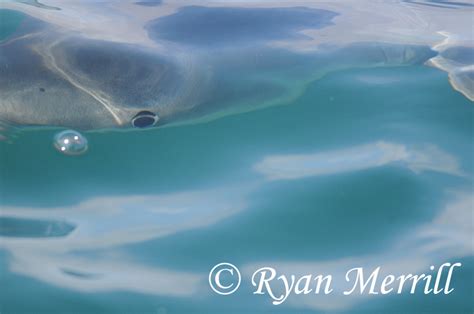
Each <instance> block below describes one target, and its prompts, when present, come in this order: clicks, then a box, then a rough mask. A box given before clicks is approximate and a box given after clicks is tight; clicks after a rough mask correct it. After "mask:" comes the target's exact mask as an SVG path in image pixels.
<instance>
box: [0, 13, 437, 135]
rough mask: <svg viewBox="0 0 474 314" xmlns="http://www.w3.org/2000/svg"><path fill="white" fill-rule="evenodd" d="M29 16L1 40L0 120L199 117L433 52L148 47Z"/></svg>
mask: <svg viewBox="0 0 474 314" xmlns="http://www.w3.org/2000/svg"><path fill="white" fill-rule="evenodd" d="M31 19H32V20H33V21H32V22H30V24H29V25H30V27H23V29H22V30H21V31H19V32H17V33H16V34H14V36H11V37H9V38H8V39H7V40H4V41H3V42H0V121H2V122H3V123H5V124H7V125H15V126H57V127H67V128H75V129H79V130H92V129H107V128H128V127H150V126H162V125H167V124H174V123H183V122H186V121H203V120H204V121H206V120H209V119H214V118H216V117H220V116H223V115H228V114H232V113H236V112H242V111H249V110H255V109H258V108H263V107H266V106H270V105H275V104H287V103H291V100H292V99H295V98H296V97H298V95H300V94H301V91H302V90H304V88H305V86H307V85H308V84H309V83H310V82H313V81H314V80H317V79H318V78H321V77H322V76H324V75H325V74H327V73H329V72H332V71H337V70H341V69H344V68H350V67H381V66H403V65H411V64H423V63H424V62H426V61H427V60H428V59H430V58H431V57H433V56H434V55H435V53H434V52H433V51H432V50H431V49H430V48H429V47H427V46H413V45H396V44H385V43H384V44H381V43H357V44H350V45H345V46H337V47H329V46H327V47H322V48H321V49H318V50H317V51H313V52H296V51H290V50H288V49H284V48H281V47H274V46H271V45H267V42H265V41H261V42H254V43H253V45H245V46H242V47H240V46H239V47H238V45H234V46H233V45H232V43H227V44H226V45H225V46H218V45H217V47H216V46H213V47H212V48H209V49H204V48H203V47H204V46H203V47H199V49H197V48H196V47H189V46H186V45H183V44H182V43H179V42H173V41H172V38H171V39H169V38H167V39H166V41H164V42H165V43H166V45H165V46H166V48H165V49H158V48H156V49H154V48H153V47H146V46H141V45H132V44H126V43H118V42H111V41H105V40H97V39H90V38H87V37H85V36H81V35H78V34H75V33H71V32H61V31H56V30H54V28H52V26H51V25H49V24H48V23H46V22H43V21H38V20H35V19H33V18H31ZM33 24H34V27H31V25H33ZM157 36H158V35H156V34H155V35H154V37H155V40H159V38H158V39H157V38H156V37H157ZM212 40H215V38H212ZM206 44H207V42H206Z"/></svg>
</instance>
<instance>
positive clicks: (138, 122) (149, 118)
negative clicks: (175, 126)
mask: <svg viewBox="0 0 474 314" xmlns="http://www.w3.org/2000/svg"><path fill="white" fill-rule="evenodd" d="M158 120H159V118H158V116H157V115H156V114H154V113H153V112H150V111H140V112H139V113H137V114H136V115H135V117H133V118H132V125H133V126H134V127H136V128H148V127H150V126H154V125H155V124H156V122H158Z"/></svg>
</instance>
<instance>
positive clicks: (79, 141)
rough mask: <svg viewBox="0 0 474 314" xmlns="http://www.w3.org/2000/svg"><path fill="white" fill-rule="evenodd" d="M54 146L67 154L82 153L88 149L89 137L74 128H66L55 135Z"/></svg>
mask: <svg viewBox="0 0 474 314" xmlns="http://www.w3.org/2000/svg"><path fill="white" fill-rule="evenodd" d="M54 147H55V148H56V149H57V150H58V151H59V152H61V153H63V154H65V155H82V154H84V153H85V152H86V151H87V148H88V145H87V138H85V136H84V135H82V134H81V133H79V132H77V131H74V130H66V131H62V132H59V133H57V134H56V135H55V136H54Z"/></svg>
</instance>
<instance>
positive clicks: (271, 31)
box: [146, 6, 338, 47]
mask: <svg viewBox="0 0 474 314" xmlns="http://www.w3.org/2000/svg"><path fill="white" fill-rule="evenodd" d="M336 15H338V14H337V13H336V12H332V11H328V10H321V9H312V8H305V7H290V8H236V7H232V8H210V7H200V6H187V7H184V8H181V9H180V10H179V11H178V12H177V13H175V14H172V15H168V16H164V17H161V18H158V19H155V20H153V21H151V22H149V23H148V24H147V26H146V28H147V30H148V33H149V35H150V37H151V38H152V39H154V40H157V41H159V40H168V41H174V42H178V43H180V44H183V45H192V46H201V45H202V46H206V47H208V46H209V45H211V46H219V45H224V44H235V43H239V44H241V45H242V44H245V43H248V44H251V45H254V44H256V43H261V42H265V41H270V40H280V39H292V38H306V36H305V35H303V34H301V33H299V31H302V30H304V29H317V28H322V27H325V26H328V25H331V24H332V19H333V18H334V17H335V16H336Z"/></svg>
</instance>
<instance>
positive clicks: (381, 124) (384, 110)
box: [0, 66, 474, 313]
mask: <svg viewBox="0 0 474 314" xmlns="http://www.w3.org/2000/svg"><path fill="white" fill-rule="evenodd" d="M360 78H372V79H377V78H378V79H382V78H384V79H387V80H390V83H389V84H378V85H377V86H376V88H374V86H373V85H372V84H369V83H366V80H365V81H364V80H362V81H361V80H360ZM473 114H474V109H473V107H472V104H471V103H470V102H469V101H468V100H466V99H465V98H464V97H463V96H462V95H460V94H459V93H457V92H455V91H453V89H452V88H451V87H450V86H449V83H448V80H447V77H446V74H445V73H443V72H441V71H439V70H436V69H432V68H428V67H425V66H412V67H393V68H381V69H356V70H346V71H340V72H337V73H333V74H330V75H328V76H326V77H324V78H323V79H321V80H318V81H315V82H314V83H312V84H311V85H310V86H308V88H307V89H306V90H305V92H304V93H303V94H302V95H301V96H300V97H298V98H297V99H295V100H294V101H293V102H291V103H288V104H286V105H282V106H277V107H271V108H267V109H263V110H260V111H254V112H248V113H243V114H239V115H234V116H229V117H225V118H222V119H219V120H214V121H212V122H208V123H202V124H193V125H185V126H178V127H169V128H161V129H160V128H157V129H153V130H146V131H130V132H123V131H115V132H114V131H109V132H86V133H84V134H85V135H86V136H87V138H88V140H89V143H90V149H89V151H88V152H87V154H85V155H83V156H79V157H73V158H71V157H70V156H65V155H61V154H60V153H58V152H57V151H56V150H55V149H54V148H53V146H52V137H53V136H54V134H55V132H56V131H55V130H46V129H40V130H27V129H25V130H21V131H18V134H16V139H15V140H13V141H12V142H11V143H5V142H3V143H1V146H0V148H1V150H0V156H1V174H2V181H1V182H2V186H1V191H2V206H3V207H4V208H6V211H7V214H6V216H8V213H14V212H15V211H17V210H19V211H21V210H23V211H25V213H26V214H25V215H26V216H28V215H30V216H33V217H34V216H35V214H34V213H35V211H38V210H41V211H42V212H43V214H41V215H40V217H43V216H44V217H43V219H46V217H47V218H49V219H51V220H54V219H56V220H59V221H68V216H67V215H64V214H61V211H68V210H73V211H76V213H75V214H73V215H72V217H70V218H71V220H72V221H71V223H72V224H76V225H75V228H76V231H77V230H81V228H84V230H83V232H82V233H80V232H79V233H78V234H77V237H73V238H71V239H70V240H68V238H67V237H65V238H64V239H63V240H61V241H60V242H58V243H57V244H53V247H52V248H51V247H49V249H48V245H47V244H46V243H47V242H46V241H48V240H47V239H48V237H51V236H52V232H51V230H50V231H49V233H48V231H45V230H44V228H43V229H41V228H38V230H39V231H38V234H36V235H35V236H32V237H30V238H29V239H32V240H31V244H30V243H29V241H27V242H26V243H25V244H24V245H25V246H26V249H25V248H24V249H23V250H25V251H23V250H21V249H20V248H21V245H20V244H18V252H16V251H17V249H16V248H15V245H14V244H13V243H14V242H12V244H8V247H9V249H8V250H6V251H4V253H3V254H2V265H3V270H2V281H3V282H5V283H7V284H8V286H9V289H7V290H4V292H3V293H2V294H1V295H0V297H1V304H2V312H21V311H27V312H29V311H33V312H34V311H37V310H38V309H41V310H42V311H46V312H65V311H67V312H68V311H74V312H88V313H89V312H90V313H94V312H97V313H99V312H143V313H155V312H158V313H185V312H193V313H195V312H196V313H221V312H222V311H225V312H229V310H231V311H232V310H233V311H236V312H237V313H240V312H246V311H248V310H249V309H252V311H255V312H259V311H262V312H265V311H271V312H282V313H289V312H295V313H301V312H302V310H301V309H292V306H290V305H289V304H288V305H282V306H280V307H278V308H275V307H274V306H272V305H270V304H269V302H266V301H268V300H264V299H263V298H256V297H252V294H251V291H252V290H251V289H252V287H251V286H250V284H249V282H246V285H245V286H244V287H243V288H244V289H241V290H240V291H239V292H238V293H237V294H236V295H234V296H232V297H230V298H228V299H226V298H222V297H219V296H217V295H213V294H212V293H211V292H210V290H209V288H208V286H207V283H206V282H205V280H204V281H202V282H201V283H199V284H198V285H197V289H198V290H197V291H196V292H195V293H194V294H192V295H190V296H186V297H184V298H183V297H176V296H175V297H173V296H171V297H170V296H166V294H165V296H163V295H159V293H158V295H153V293H151V295H150V293H146V292H145V293H143V292H140V286H142V285H148V284H149V283H148V281H149V280H148V279H147V278H146V277H144V278H141V277H140V276H137V277H132V278H131V279H130V280H131V281H130V282H129V287H128V288H123V290H124V291H120V290H122V289H117V290H118V291H114V290H115V289H113V288H110V289H106V288H105V289H104V290H103V291H102V290H100V289H99V290H96V289H97V288H96V283H94V280H98V281H99V282H100V281H101V280H103V281H107V276H110V274H105V275H103V274H102V275H101V271H104V270H103V269H102V267H104V264H105V265H106V264H107V263H110V264H111V265H113V264H115V263H118V262H123V261H127V262H126V263H124V266H120V267H125V268H120V267H119V266H117V267H119V271H120V273H119V274H116V276H123V277H124V278H126V277H127V268H126V267H130V269H134V268H135V267H151V268H155V267H156V268H160V269H161V268H163V269H166V270H169V271H178V272H184V273H186V272H189V273H193V274H203V275H204V276H205V274H206V272H207V271H208V270H209V268H210V266H212V265H214V264H216V263H217V262H219V261H222V260H229V261H232V262H233V263H235V264H236V265H241V266H243V265H246V264H250V263H254V262H259V261H272V262H273V263H276V262H299V261H305V262H315V263H316V262H319V261H326V262H330V261H333V260H338V259H340V258H344V257H350V256H353V257H357V256H365V255H370V254H381V256H385V255H386V256H387V258H388V259H390V258H391V257H390V256H392V255H393V254H395V256H396V257H392V258H402V257H403V258H409V259H413V260H414V261H415V260H416V259H417V258H421V257H419V256H418V255H419V254H415V253H412V254H411V255H410V254H408V256H403V254H404V253H403V250H402V251H401V252H398V253H397V252H396V249H395V252H394V251H393V250H392V249H391V247H394V246H395V247H396V244H397V242H399V241H402V240H401V239H402V238H403V235H410V234H413V233H416V230H417V229H418V228H421V226H424V225H429V224H430V223H432V222H433V221H434V220H436V217H437V216H439V215H440V213H442V211H443V208H444V207H445V206H446V204H448V203H449V202H450V201H451V200H452V199H455V198H456V196H455V194H453V193H454V192H456V193H458V192H457V191H461V192H459V193H462V192H463V191H464V192H465V191H469V189H470V188H471V187H472V181H471V178H472V170H473V163H472V160H474V159H473V157H474V156H473V150H472V143H471V137H472V132H473V124H472V118H473ZM378 141H385V142H387V143H397V144H399V145H404V146H407V147H413V149H414V150H416V149H418V148H417V147H421V148H420V149H421V151H423V149H424V148H426V147H427V146H430V145H431V146H436V147H437V149H439V150H442V151H444V152H445V153H446V154H449V155H450V156H452V158H454V159H455V160H456V162H457V163H458V168H459V170H460V171H462V173H463V175H457V174H452V173H446V172H450V171H444V170H442V169H443V168H445V166H444V165H443V164H442V163H443V162H444V160H443V159H442V158H441V159H437V158H436V157H434V159H433V161H429V157H427V159H425V160H424V162H425V163H427V164H429V163H431V166H430V167H431V168H432V169H428V168H429V167H428V166H427V167H426V169H424V170H420V171H418V172H417V171H413V170H411V169H409V167H408V166H407V164H404V162H403V161H394V162H390V163H387V164H386V165H382V166H376V165H371V166H367V167H366V169H359V170H353V171H351V170H347V171H344V172H341V173H335V174H326V175H314V176H308V177H304V178H298V179H292V180H274V181H268V180H266V179H265V178H264V176H263V175H262V174H261V173H259V172H258V171H257V170H256V169H255V164H257V163H258V162H260V161H261V160H262V159H264V158H265V157H266V156H271V155H282V154H283V155H286V154H313V153H315V152H325V151H334V150H336V151H337V150H339V149H344V148H347V147H358V146H360V145H366V144H370V143H375V142H378ZM367 149H370V145H369V146H368V148H367ZM434 155H436V153H434V154H433V155H431V156H432V157H433V156H434ZM351 158H352V157H351V156H350V155H347V156H345V161H340V162H341V163H342V162H349V163H350V162H351ZM352 162H353V164H357V160H355V161H354V160H352ZM176 193H178V194H177V195H178V196H177V197H176V198H175V197H174V196H173V195H176ZM179 193H183V194H182V195H180V194H179ZM186 193H191V194H186ZM192 193H195V194H192ZM134 195H141V196H143V197H144V198H145V199H146V198H147V197H150V200H149V201H145V203H142V202H141V201H140V202H139V201H136V202H135V201H133V200H132V201H131V202H129V201H126V198H127V197H132V196H134ZM156 196H158V197H165V198H166V197H169V199H166V200H160V199H153V197H156ZM100 197H107V199H104V200H102V202H101V201H96V202H95V203H94V202H92V203H91V205H89V206H90V209H88V206H83V208H82V209H81V205H80V204H84V203H85V202H87V201H88V200H91V199H94V198H100ZM114 199H117V200H118V203H117V204H116V206H118V207H119V208H121V209H122V210H123V211H120V210H117V212H114V210H113V209H112V208H109V205H108V204H115V203H114ZM121 200H122V201H121ZM147 202H153V204H146V203H147ZM183 202H184V203H185V204H188V202H190V203H191V204H190V205H187V206H189V209H186V210H184V212H183V213H179V212H178V213H177V214H175V215H171V216H173V217H169V215H168V214H167V213H166V210H165V211H164V212H160V211H159V209H160V206H161V204H164V205H163V206H164V207H165V208H173V206H175V205H176V206H178V207H180V206H183V205H181V203H183ZM144 204H145V205H144ZM111 206H112V207H113V206H115V205H111ZM233 206H235V208H234V209H231V210H230V211H228V207H233ZM142 207H145V209H147V210H148V209H151V208H155V207H156V211H149V212H148V211H147V210H144V208H142ZM81 210H84V211H86V212H87V213H89V214H87V215H86V216H85V217H82V218H81V217H80V216H81V214H80V213H77V211H79V212H80V211H81ZM110 210H111V212H108V211H110ZM103 211H105V212H103ZM221 215H223V217H222V218H219V216H221ZM459 215H462V213H459ZM140 216H142V217H140ZM202 219H204V221H201V220H202ZM207 220H209V221H210V222H209V224H208V222H207ZM26 223H28V222H26ZM5 224H7V223H6V222H3V225H2V228H5ZM51 224H52V222H51ZM82 224H84V226H82ZM153 227H158V229H157V230H153V229H154V228H153ZM137 228H144V229H146V230H149V231H150V232H151V235H150V236H143V238H142V239H140V237H139V238H138V239H133V238H134V235H133V233H134V232H138V231H137ZM161 228H163V229H166V230H167V231H166V234H164V235H161V232H162V230H160V229H161ZM63 229H64V228H63ZM63 229H61V230H63ZM41 230H43V231H41ZM53 230H54V228H53ZM10 236H13V237H14V235H10ZM81 236H82V237H84V239H83V240H84V241H81V239H80V237H81ZM35 237H36V238H35ZM129 237H130V239H128V238H129ZM10 239H11V238H10ZM88 239H93V240H94V241H97V243H96V244H94V243H95V242H94V241H92V242H90V241H87V240H88ZM35 241H36V242H37V243H41V242H42V241H44V243H45V244H46V247H45V249H44V251H43V249H37V248H36V249H35V248H34V247H35V245H34V243H36V242H35ZM30 245H32V247H31V248H30ZM418 246H419V245H418ZM452 246H453V248H450V249H449V250H442V251H439V252H437V251H435V252H434V253H430V256H431V258H432V261H433V262H434V263H439V262H442V261H445V260H448V261H449V260H451V259H452V258H453V256H456V254H457V253H456V252H454V253H453V252H452V250H453V249H454V250H455V248H456V244H452ZM40 247H41V246H40ZM414 247H415V248H414V250H415V251H416V248H417V244H414ZM10 250H11V251H10ZM410 250H411V249H410ZM30 251H31V252H30ZM29 254H31V255H29ZM36 254H37V255H38V257H36ZM16 255H18V257H16ZM40 257H41V258H45V260H46V261H48V263H49V264H48V265H50V266H48V268H49V267H52V268H54V269H56V268H58V269H62V268H77V269H75V271H76V272H78V273H85V274H89V273H90V274H91V275H90V276H91V278H86V279H84V278H82V277H80V276H78V275H71V274H70V272H69V273H63V274H61V275H58V276H57V277H56V276H53V278H51V279H48V278H43V277H42V275H41V272H42V270H41V268H42V266H41V265H39V264H38V265H36V263H35V258H40ZM25 259H26V260H29V263H31V264H30V266H28V267H34V268H33V269H30V270H23V271H20V272H19V273H18V272H17V271H15V264H16V263H19V266H18V267H19V269H21V268H22V266H21V263H23V262H25V261H24V260H25ZM69 259H72V260H74V259H77V260H80V261H82V262H80V263H79V264H78V265H75V264H74V262H72V264H71V265H69V264H70V261H69ZM422 259H423V258H422ZM457 260H461V261H464V267H463V268H462V270H461V271H460V272H459V273H457V274H456V277H455V278H454V285H455V287H456V288H457V290H456V293H455V294H452V295H449V296H425V295H416V296H410V295H402V296H383V297H379V298H377V299H376V300H375V301H374V302H367V301H362V302H361V303H357V305H356V306H355V307H349V308H347V309H345V310H343V312H345V311H347V312H348V313H353V312H354V311H355V310H356V309H360V310H361V311H362V312H366V311H368V310H371V311H374V312H380V311H383V312H390V311H391V312H397V311H409V310H410V311H412V312H413V313H415V312H416V311H414V310H413V309H414V307H416V308H419V309H423V310H424V311H429V312H440V313H441V312H447V311H448V312H450V313H455V312H456V313H458V312H459V313H460V312H464V311H465V312H469V310H470V309H471V306H472V303H471V301H470V298H469V296H470V295H471V293H472V282H471V279H470V278H472V267H471V265H472V260H471V258H470V257H465V258H457ZM34 265H36V266H34ZM95 266H96V267H97V268H98V270H95V269H94V268H95ZM36 267H38V268H37V269H36ZM110 267H113V266H110ZM427 267H428V266H427ZM24 271H26V272H27V273H24ZM122 272H123V273H122ZM82 276H86V275H84V274H83V275H82ZM95 276H97V278H95ZM142 280H143V283H142ZM88 283H90V287H88ZM104 285H105V286H107V284H106V283H104ZM89 289H90V290H89ZM134 289H136V290H137V291H134ZM25 295H27V296H28V300H29V301H28V302H24V301H23V296H25ZM303 310H304V309H303ZM159 311H162V312H159Z"/></svg>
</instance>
